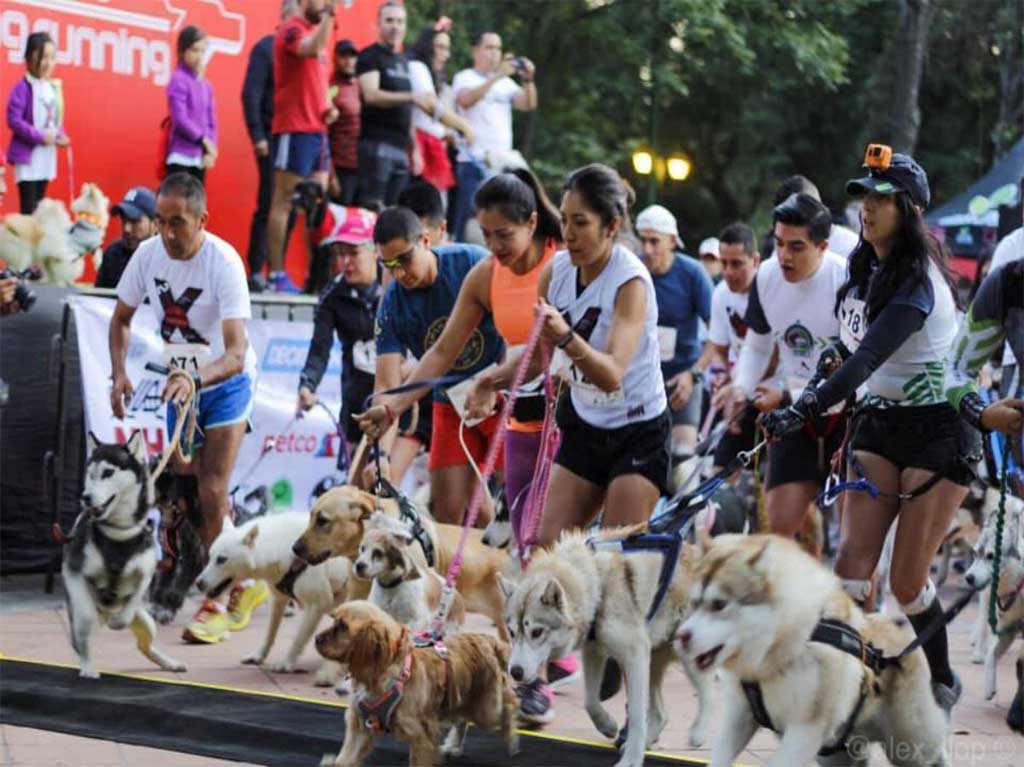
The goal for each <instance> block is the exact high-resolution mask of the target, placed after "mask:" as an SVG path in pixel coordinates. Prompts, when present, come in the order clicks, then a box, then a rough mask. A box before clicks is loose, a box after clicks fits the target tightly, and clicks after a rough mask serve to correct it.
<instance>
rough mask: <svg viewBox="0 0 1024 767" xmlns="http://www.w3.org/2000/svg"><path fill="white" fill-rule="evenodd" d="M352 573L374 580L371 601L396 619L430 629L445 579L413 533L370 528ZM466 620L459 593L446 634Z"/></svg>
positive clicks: (417, 627)
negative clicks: (431, 564) (428, 561)
mask: <svg viewBox="0 0 1024 767" xmlns="http://www.w3.org/2000/svg"><path fill="white" fill-rule="evenodd" d="M374 516H376V515H374ZM371 524H372V521H371ZM417 560H419V561H417ZM352 573H353V575H355V577H356V578H360V579H362V580H371V581H373V585H372V586H371V587H370V596H369V601H370V602H372V603H373V604H375V605H376V606H377V607H379V608H380V609H382V610H383V611H384V612H386V613H387V614H388V615H390V616H391V617H392V618H394V619H395V620H396V621H398V622H399V623H401V624H403V625H404V626H406V627H407V628H408V629H410V630H411V631H421V630H423V629H428V628H430V622H431V619H432V618H433V617H434V615H436V614H437V608H438V606H439V605H440V603H441V590H442V588H443V587H444V581H443V580H442V578H441V576H439V575H438V574H437V573H436V572H434V571H433V570H431V569H430V568H429V567H427V564H426V562H425V561H424V560H423V553H422V552H421V551H420V548H419V546H417V545H416V543H415V541H414V540H413V538H412V536H411V535H410V534H408V533H405V532H397V531H394V530H385V529H372V530H367V531H366V535H364V536H363V542H362V543H361V544H360V545H359V557H358V558H357V559H356V561H355V562H354V563H353V565H352ZM465 622H466V605H465V604H464V603H463V601H462V597H461V596H459V593H458V592H456V593H455V595H454V599H453V601H452V606H451V609H450V610H449V611H448V618H447V620H446V622H445V625H444V634H445V636H448V635H450V634H454V633H457V632H458V631H459V630H460V629H461V628H462V624H463V623H465Z"/></svg>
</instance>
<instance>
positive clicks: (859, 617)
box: [679, 535, 948, 767]
mask: <svg viewBox="0 0 1024 767" xmlns="http://www.w3.org/2000/svg"><path fill="white" fill-rule="evenodd" d="M706 546H707V550H706V553H705V554H704V556H703V557H702V558H701V560H700V562H699V564H698V566H697V570H696V573H695V574H694V578H693V589H692V592H691V597H692V599H691V606H692V610H693V612H692V614H691V615H690V617H689V618H687V619H686V621H685V622H684V623H683V626H682V629H681V630H680V632H679V645H680V652H681V653H682V654H683V655H684V656H685V657H689V658H691V659H693V660H694V661H695V662H696V664H697V666H698V667H699V668H700V669H702V670H705V671H707V670H710V669H712V668H715V667H718V668H720V669H721V671H722V673H723V677H724V682H725V684H724V690H725V715H724V719H723V721H722V723H721V728H720V730H719V732H718V735H717V737H716V739H715V743H714V746H713V747H712V751H711V764H712V765H714V767H726V766H727V765H731V764H732V763H733V760H734V759H735V758H736V757H737V756H738V755H739V753H740V752H741V751H742V750H743V748H744V747H745V746H746V745H747V743H748V742H749V741H750V739H751V738H752V737H753V736H754V733H755V732H756V731H757V729H758V726H759V724H760V725H763V726H770V727H771V728H772V729H773V730H775V731H776V732H777V733H778V734H779V735H780V738H781V741H780V743H779V748H778V750H777V751H776V752H775V754H774V755H773V756H772V758H771V760H770V761H769V765H772V767H797V765H805V764H807V763H808V762H810V761H811V760H812V759H814V758H815V756H816V755H818V754H819V751H821V749H822V748H823V747H828V746H836V747H838V749H839V750H838V751H837V752H835V755H834V756H819V763H820V764H843V765H858V766H861V765H866V764H867V756H868V755H867V753H866V749H855V750H854V749H849V748H846V746H847V745H848V744H850V743H855V742H857V741H859V742H861V743H863V744H865V745H866V744H867V743H868V742H869V741H879V742H881V743H882V744H883V748H884V749H885V750H886V751H887V754H888V756H889V759H890V761H892V762H893V763H894V764H901V765H921V767H925V766H928V767H933V766H939V767H941V766H942V765H946V764H948V762H947V756H946V752H945V747H944V745H943V741H944V739H945V736H946V729H947V725H946V719H945V716H944V715H943V712H942V709H940V708H939V706H938V704H937V703H936V702H935V700H934V698H933V697H932V692H931V687H930V683H929V682H930V674H929V671H928V665H927V663H926V661H925V658H924V653H923V651H922V650H921V649H920V648H918V649H916V650H915V651H913V652H911V653H908V654H907V655H906V656H904V657H903V658H901V659H900V660H899V662H898V665H885V666H882V665H881V664H879V666H878V668H879V669H880V671H879V673H878V674H877V675H876V674H875V673H874V672H873V671H872V670H871V668H870V667H869V666H868V665H865V664H864V663H863V662H862V658H864V657H866V656H865V655H864V654H863V650H864V646H863V645H861V644H860V640H859V639H856V638H854V637H856V636H857V634H859V637H860V638H862V639H863V641H864V642H867V643H870V645H871V646H872V647H874V648H876V649H877V650H878V651H879V652H880V653H882V654H884V656H885V657H890V658H891V657H893V656H896V655H898V654H899V653H900V652H901V651H902V650H903V649H904V648H905V647H906V646H907V645H909V644H910V642H911V641H912V638H913V637H912V634H911V633H910V632H909V631H908V630H907V628H906V624H905V623H903V624H902V625H900V624H898V623H897V622H896V621H895V620H893V619H892V618H889V617H887V616H884V615H879V614H875V615H870V616H865V615H864V614H863V613H862V612H861V610H860V609H859V608H858V607H857V606H856V604H854V602H853V601H852V600H851V599H850V598H849V596H847V595H846V594H845V592H843V590H842V588H841V586H840V583H839V579H838V578H837V577H836V576H835V575H834V574H833V573H832V572H830V571H829V570H827V569H826V568H825V567H823V566H822V565H821V564H820V563H819V562H818V561H817V560H815V559H814V558H813V557H811V556H809V555H808V554H807V553H806V552H805V551H803V550H802V549H801V548H800V547H799V546H798V545H797V544H796V542H795V541H792V540H789V539H785V538H780V537H776V536H770V535H754V536H738V535H724V536H719V537H718V538H715V539H714V540H713V541H707V542H706ZM826 619H827V620H831V621H836V622H838V623H840V624H844V625H845V627H846V628H845V629H844V630H843V633H842V636H843V637H844V638H845V639H844V641H843V644H844V645H846V646H847V649H846V650H842V649H838V647H836V646H835V645H834V644H832V643H826V642H824V641H820V640H819V639H816V640H814V641H812V640H811V636H812V632H815V631H816V629H817V630H820V628H821V627H822V625H824V624H823V623H820V622H822V621H824V620H826ZM834 625H838V624H833V626H834ZM854 632H856V633H854ZM851 638H852V639H851ZM845 640H851V641H845ZM850 644H852V645H853V647H852V648H850V647H849V646H848V645H850ZM854 653H856V655H857V657H854ZM758 708H759V709H760V710H759V711H758V712H757V713H755V710H756V709H758ZM766 719H767V721H765V720H766ZM854 738H856V739H857V741H854V740H853V739H854Z"/></svg>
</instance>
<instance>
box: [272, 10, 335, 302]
mask: <svg viewBox="0 0 1024 767" xmlns="http://www.w3.org/2000/svg"><path fill="white" fill-rule="evenodd" d="M333 17H334V0H298V2H297V3H296V8H295V11H294V13H293V15H292V16H290V17H289V18H288V19H286V20H285V21H284V22H283V23H282V24H281V26H280V27H278V29H277V33H276V34H275V35H274V118H273V122H272V123H271V134H272V136H273V138H272V141H271V147H270V152H271V156H272V157H273V158H274V202H273V203H272V205H271V208H270V220H269V222H268V227H267V241H268V243H267V244H268V250H269V256H270V274H269V275H268V283H269V287H270V288H271V289H272V290H274V291H276V292H278V293H298V292H299V289H298V288H297V287H296V286H295V284H294V283H293V282H292V281H291V280H290V279H288V275H287V274H285V272H284V254H285V249H286V246H287V244H288V243H287V242H286V237H285V230H286V227H287V225H288V213H289V209H290V207H291V198H292V192H294V191H295V186H296V184H298V183H299V182H300V181H303V180H305V179H310V180H312V181H316V182H317V183H318V184H320V185H321V186H322V187H323V188H324V189H326V188H327V170H328V167H329V161H330V155H329V152H328V148H327V134H326V131H325V129H326V126H327V125H328V124H330V123H331V122H332V121H333V120H334V119H335V118H336V117H337V111H336V110H335V109H334V107H332V106H331V105H330V104H329V102H328V100H327V61H326V58H325V57H324V55H323V53H324V48H325V47H326V45H327V39H328V37H329V36H330V34H331V27H332V26H333Z"/></svg>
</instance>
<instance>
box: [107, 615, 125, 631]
mask: <svg viewBox="0 0 1024 767" xmlns="http://www.w3.org/2000/svg"><path fill="white" fill-rule="evenodd" d="M129 623H131V620H130V619H129V618H128V617H127V616H124V615H120V614H118V615H111V616H110V620H108V621H107V628H108V629H110V630H111V631H121V630H123V629H126V628H128V624H129Z"/></svg>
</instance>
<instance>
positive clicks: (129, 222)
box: [96, 186, 156, 288]
mask: <svg viewBox="0 0 1024 767" xmlns="http://www.w3.org/2000/svg"><path fill="white" fill-rule="evenodd" d="M110 212H111V213H113V214H114V215H115V216H119V217H120V218H121V239H119V240H116V241H115V242H113V243H111V244H110V247H108V248H107V249H106V250H104V251H103V260H102V262H101V263H100V268H99V271H98V272H97V274H96V287H97V288H116V287H117V283H118V280H120V279H121V273H122V272H123V271H124V269H125V267H126V266H128V261H129V259H131V257H132V253H134V252H135V249H136V248H137V247H139V243H140V242H142V241H143V240H148V239H149V238H150V237H152V236H153V235H155V234H156V224H155V223H154V222H153V218H154V216H155V215H156V196H155V195H154V194H153V192H152V191H150V190H149V189H147V188H146V187H144V186H134V187H132V188H131V189H129V190H128V191H127V192H126V193H125V195H124V199H123V200H121V202H119V203H118V204H117V205H115V206H114V207H113V208H111V209H110Z"/></svg>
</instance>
